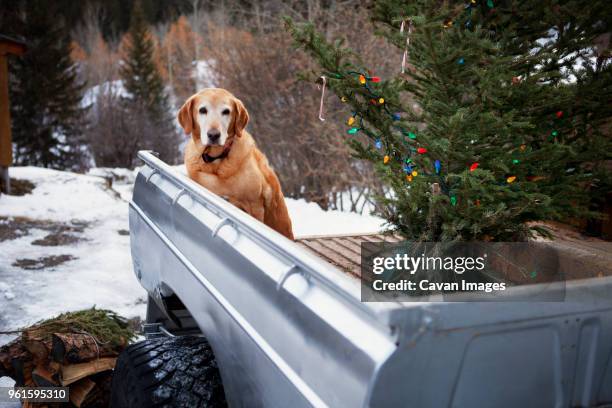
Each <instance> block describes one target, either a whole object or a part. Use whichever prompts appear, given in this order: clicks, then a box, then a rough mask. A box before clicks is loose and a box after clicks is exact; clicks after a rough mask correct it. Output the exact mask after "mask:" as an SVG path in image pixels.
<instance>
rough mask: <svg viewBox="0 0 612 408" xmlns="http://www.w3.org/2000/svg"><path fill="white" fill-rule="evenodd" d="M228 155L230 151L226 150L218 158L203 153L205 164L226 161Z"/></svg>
mask: <svg viewBox="0 0 612 408" xmlns="http://www.w3.org/2000/svg"><path fill="white" fill-rule="evenodd" d="M228 154H229V149H224V150H223V153H221V154H220V155H218V156H217V157H212V156H211V155H209V154H208V153H203V154H202V160H204V163H212V162H214V161H215V160H218V159H225V158H226V157H227V155H228Z"/></svg>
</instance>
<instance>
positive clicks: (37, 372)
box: [0, 310, 129, 408]
mask: <svg viewBox="0 0 612 408" xmlns="http://www.w3.org/2000/svg"><path fill="white" fill-rule="evenodd" d="M95 312H96V313H98V312H99V310H95ZM77 313H83V312H77ZM65 316H66V315H62V316H61V317H65ZM104 317H105V316H103V318H104ZM45 323H46V322H45ZM45 323H43V324H40V325H38V326H33V327H31V328H27V329H23V330H21V331H20V332H21V336H19V337H18V338H17V339H15V340H14V341H12V342H10V343H9V344H7V345H5V346H2V347H0V377H3V376H8V377H11V378H12V379H14V380H15V383H16V384H15V386H18V387H69V397H70V404H72V406H75V407H84V408H85V407H88V408H92V407H108V404H109V397H110V387H111V378H112V370H113V368H114V367H115V363H116V361H117V357H118V355H119V353H120V352H121V351H122V350H123V349H124V348H125V347H126V346H127V344H128V340H129V338H126V337H124V336H121V337H119V341H117V339H114V341H106V342H105V341H102V340H101V339H100V338H97V337H95V336H94V335H92V334H90V333H89V332H87V331H82V330H79V329H80V328H79V327H77V328H74V327H70V330H66V331H65V332H54V331H53V332H50V331H49V330H50V329H51V330H53V329H57V328H58V327H57V325H55V326H51V325H49V324H45ZM113 323H115V322H113ZM70 404H66V403H63V404H53V403H50V404H47V403H29V402H25V403H24V405H23V406H24V407H37V408H38V407H41V408H42V407H47V408H55V407H59V406H61V407H66V406H70Z"/></svg>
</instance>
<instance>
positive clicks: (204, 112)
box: [200, 106, 208, 115]
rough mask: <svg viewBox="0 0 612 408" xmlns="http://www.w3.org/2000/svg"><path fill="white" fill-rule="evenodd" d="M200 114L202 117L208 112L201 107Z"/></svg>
mask: <svg viewBox="0 0 612 408" xmlns="http://www.w3.org/2000/svg"><path fill="white" fill-rule="evenodd" d="M200 113H201V114H202V115H206V114H207V113H208V111H207V110H206V108H205V107H203V106H202V107H201V108H200Z"/></svg>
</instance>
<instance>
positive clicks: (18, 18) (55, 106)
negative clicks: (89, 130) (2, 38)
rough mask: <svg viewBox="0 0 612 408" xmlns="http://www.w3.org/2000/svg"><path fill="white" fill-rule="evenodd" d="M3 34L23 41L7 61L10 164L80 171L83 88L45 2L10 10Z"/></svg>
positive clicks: (57, 21) (64, 39)
mask: <svg viewBox="0 0 612 408" xmlns="http://www.w3.org/2000/svg"><path fill="white" fill-rule="evenodd" d="M15 7H16V10H15V13H14V14H10V15H7V16H6V19H3V21H2V23H3V24H2V27H3V30H6V31H5V32H8V33H10V34H12V35H16V36H19V37H21V38H23V39H24V40H25V41H26V43H27V51H26V53H25V54H24V55H23V56H22V57H20V58H12V59H11V60H10V69H9V71H10V75H9V79H10V85H9V90H10V100H11V118H12V133H13V141H14V145H15V146H14V151H15V163H16V164H19V165H34V166H44V167H51V168H58V169H66V168H68V169H74V170H77V169H81V168H83V167H85V165H86V163H85V158H86V155H85V150H86V146H85V143H84V141H83V137H82V135H83V133H84V132H85V131H86V123H85V113H86V111H87V107H84V106H82V105H81V99H82V94H83V87H84V84H82V83H80V82H79V81H78V79H77V67H76V65H75V64H74V63H73V61H72V60H71V58H70V51H71V48H70V38H69V36H68V34H67V33H66V30H64V28H63V26H62V21H61V19H58V17H57V14H56V13H55V11H56V10H55V11H54V10H53V9H54V7H51V9H49V5H48V4H47V2H41V1H35V0H33V1H27V2H23V3H22V4H18V5H15Z"/></svg>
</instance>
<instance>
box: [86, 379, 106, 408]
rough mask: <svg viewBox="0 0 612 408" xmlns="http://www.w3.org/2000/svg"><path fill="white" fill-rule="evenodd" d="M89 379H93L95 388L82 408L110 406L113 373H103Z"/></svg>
mask: <svg viewBox="0 0 612 408" xmlns="http://www.w3.org/2000/svg"><path fill="white" fill-rule="evenodd" d="M89 378H91V379H93V381H94V382H95V383H96V387H95V388H94V389H93V390H92V391H91V392H90V393H89V395H88V396H87V398H86V399H85V401H84V402H83V405H82V407H83V408H86V407H108V406H109V405H110V395H111V385H112V381H113V372H112V371H103V372H101V373H98V374H95V375H93V376H91V377H89Z"/></svg>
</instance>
